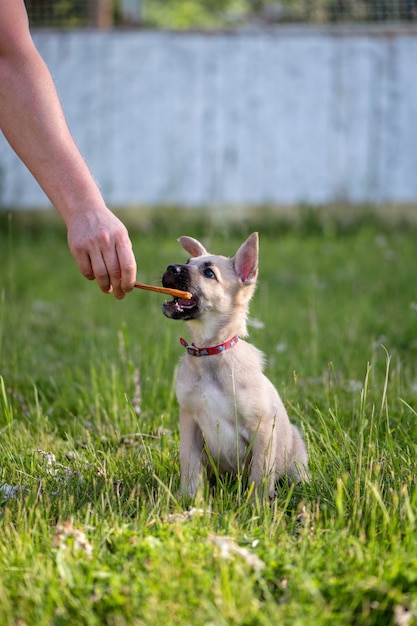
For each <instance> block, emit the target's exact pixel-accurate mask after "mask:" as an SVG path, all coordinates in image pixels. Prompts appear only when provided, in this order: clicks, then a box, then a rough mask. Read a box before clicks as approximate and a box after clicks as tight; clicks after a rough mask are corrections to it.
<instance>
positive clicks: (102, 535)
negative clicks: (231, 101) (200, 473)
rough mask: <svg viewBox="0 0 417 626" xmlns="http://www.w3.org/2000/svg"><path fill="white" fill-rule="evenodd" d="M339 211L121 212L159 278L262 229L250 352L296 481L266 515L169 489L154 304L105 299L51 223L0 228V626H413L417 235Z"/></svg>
mask: <svg viewBox="0 0 417 626" xmlns="http://www.w3.org/2000/svg"><path fill="white" fill-rule="evenodd" d="M349 211H350V209H349V208H346V209H345V210H344V211H335V212H334V214H333V213H332V211H327V212H324V213H321V212H319V211H318V210H317V211H309V210H307V209H304V210H300V211H299V212H298V213H297V215H298V218H297V219H294V220H292V219H288V218H284V217H283V216H278V215H274V214H273V213H265V214H263V213H262V212H259V213H254V214H249V213H247V214H245V216H244V217H240V218H239V219H237V218H236V217H234V218H233V219H226V220H225V219H220V218H219V216H218V215H214V216H213V215H210V214H209V213H208V212H204V218H203V217H201V215H202V214H203V213H202V212H200V213H194V212H192V211H189V212H186V211H178V212H174V211H173V210H172V211H160V212H155V214H152V213H150V214H145V213H142V212H138V213H135V212H133V211H132V212H128V213H126V214H122V217H123V216H124V217H125V219H126V222H127V224H128V226H129V228H130V232H131V236H132V240H133V244H134V249H135V252H136V255H137V260H138V265H139V269H138V280H141V281H143V282H150V283H156V284H157V283H158V282H159V280H160V277H161V275H162V273H163V271H164V269H165V267H166V266H167V265H168V264H169V263H171V262H181V261H182V260H184V259H185V253H184V251H183V250H182V249H181V248H180V246H179V245H178V243H177V242H176V238H177V237H178V236H179V235H182V234H188V235H192V236H194V237H198V238H201V239H202V240H203V241H204V243H205V244H206V247H208V248H209V249H210V250H211V251H214V252H219V253H224V254H227V255H232V254H233V253H234V252H235V250H236V249H237V247H238V245H239V244H240V243H241V242H242V241H243V239H244V238H246V236H247V235H248V234H250V232H252V230H259V233H260V247H261V248H260V249H261V261H260V263H261V266H260V281H259V285H258V289H257V291H256V294H255V297H254V300H253V302H252V306H251V320H250V336H249V340H250V341H252V342H253V343H254V344H256V345H257V346H258V347H259V348H260V349H262V350H263V352H264V353H265V357H266V366H265V370H266V373H267V375H268V376H269V377H270V378H271V379H272V380H273V381H274V383H275V384H276V386H277V388H278V390H279V392H280V394H281V396H282V398H283V400H284V403H285V405H286V407H287V409H288V412H289V414H290V416H291V418H292V419H293V421H294V422H295V423H297V424H298V425H299V426H300V428H301V429H302V431H303V433H304V437H305V440H306V442H307V446H308V450H309V455H310V466H311V474H312V480H311V483H309V484H307V485H295V486H294V485H292V486H289V485H282V486H280V487H279V488H278V490H277V497H276V499H275V500H274V501H273V502H271V503H268V504H263V503H262V502H252V501H249V499H248V493H247V491H246V490H245V488H244V486H242V485H241V484H239V482H237V481H233V480H230V479H225V480H223V481H219V483H218V484H217V485H216V487H215V488H214V489H211V488H210V487H209V486H208V485H206V486H205V487H204V488H202V489H201V492H199V493H198V495H197V497H196V499H195V500H194V501H187V500H185V499H184V498H183V497H181V496H180V495H179V494H178V487H179V463H178V456H179V455H178V446H179V439H178V417H177V413H178V406H177V403H176V399H175V394H174V380H175V370H176V365H177V362H178V359H179V358H180V356H181V355H182V351H183V349H182V348H181V346H180V344H179V341H178V339H179V337H180V336H185V337H187V330H186V327H185V326H184V325H182V323H181V322H174V321H172V320H168V319H166V318H165V317H164V316H163V315H162V312H161V304H162V301H163V296H161V295H160V294H153V293H148V292H141V291H138V290H136V291H135V292H134V293H131V294H129V296H127V297H126V298H125V300H123V301H121V302H119V301H116V300H115V299H114V298H113V297H111V296H105V295H103V294H102V293H101V292H100V291H99V290H98V288H97V286H96V285H94V284H92V283H89V282H88V281H86V280H85V279H83V278H82V277H81V275H80V274H79V273H78V270H77V268H76V266H75V263H74V262H73V260H72V258H71V256H70V254H69V251H68V248H67V245H66V239H65V232H64V229H63V228H62V226H61V224H60V223H59V222H58V221H57V220H56V219H55V218H54V216H51V215H50V214H49V213H47V214H45V213H43V214H30V215H27V214H21V213H13V214H11V215H8V214H6V213H3V214H2V215H0V255H1V263H0V375H1V378H0V459H1V460H0V598H1V601H0V624H1V625H3V624H4V625H6V624H7V625H13V626H26V625H32V624H36V626H43V625H47V624H48V625H49V624H53V625H56V626H61V625H67V624H77V625H78V624H80V625H84V624H85V625H89V626H95V625H99V624H108V625H112V626H122V625H129V626H130V625H131V626H142V625H147V626H148V625H149V626H154V625H159V624H161V625H162V624H164V625H168V626H170V625H191V624H193V625H195V626H199V625H205V626H206V625H207V626H208V625H213V626H222V625H246V626H263V625H265V626H267V625H268V626H269V625H271V624H283V625H291V626H294V625H300V626H315V625H320V626H321V625H327V624H332V625H333V624H341V625H349V624H352V625H362V624H364V625H365V624H366V625H368V624H370V625H371V624H375V625H378V626H379V625H390V624H392V625H394V626H407V625H409V624H410V625H411V624H414V623H417V532H416V531H417V529H416V516H417V482H416V472H417V461H416V441H417V281H416V276H415V274H416V268H417V245H416V237H417V226H416V224H415V222H413V220H411V219H410V220H408V219H404V218H401V219H400V218H399V219H391V218H390V219H388V217H387V215H385V216H382V217H378V216H375V214H374V213H372V212H371V211H370V210H369V209H367V210H365V209H363V211H362V212H361V211H359V210H358V211H356V212H353V211H352V212H351V213H349ZM414 211H415V209H414Z"/></svg>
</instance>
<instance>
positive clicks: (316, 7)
mask: <svg viewBox="0 0 417 626" xmlns="http://www.w3.org/2000/svg"><path fill="white" fill-rule="evenodd" d="M100 2H101V4H102V5H103V8H102V9H101V11H102V12H103V11H104V12H105V13H106V14H107V13H109V10H108V9H109V6H108V5H110V12H111V13H112V15H111V16H110V17H111V20H112V21H113V23H114V24H115V25H116V26H117V25H122V24H123V10H122V2H121V0H87V2H85V1H84V0H25V3H26V6H27V9H28V12H29V16H30V21H31V25H32V26H59V27H80V26H86V25H88V24H90V25H91V24H92V23H94V18H92V16H93V15H97V5H98V4H99V3H100ZM140 12H141V18H140V25H141V26H145V27H153V28H174V29H192V28H208V29H210V28H234V27H239V26H244V25H247V24H251V23H256V24H259V23H263V24H273V23H294V22H305V23H334V22H348V23H349V22H350V23H351V22H385V21H406V22H410V21H415V20H416V19H417V0H279V1H277V0H142V3H141V10H140ZM106 19H107V18H106ZM92 20H93V21H92ZM129 25H130V26H132V24H131V23H130V24H129Z"/></svg>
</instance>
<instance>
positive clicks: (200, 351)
mask: <svg viewBox="0 0 417 626" xmlns="http://www.w3.org/2000/svg"><path fill="white" fill-rule="evenodd" d="M238 341H239V337H238V336H237V335H235V336H234V337H232V338H231V339H229V341H225V342H224V343H220V344H219V345H218V346H212V347H211V348H197V346H195V345H194V344H193V343H192V344H189V343H187V342H186V341H185V339H183V338H182V337H181V339H180V344H181V345H182V346H184V348H185V349H186V350H187V352H188V354H189V355H190V356H209V355H210V354H219V353H220V352H224V350H229V348H233V346H235V345H236V344H237V342H238Z"/></svg>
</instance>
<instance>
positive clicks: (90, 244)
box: [67, 208, 136, 300]
mask: <svg viewBox="0 0 417 626" xmlns="http://www.w3.org/2000/svg"><path fill="white" fill-rule="evenodd" d="M67 229H68V245H69V248H70V251H71V254H72V255H73V257H74V259H75V261H76V263H77V265H78V267H79V269H80V272H81V274H83V276H85V278H87V279H88V280H94V279H95V280H96V281H97V283H98V285H99V287H100V289H101V290H102V291H103V292H104V293H113V294H114V295H115V297H116V298H118V299H119V300H121V299H122V298H124V297H125V295H126V293H127V292H129V291H131V290H132V289H133V288H134V286H135V282H136V260H135V256H134V254H133V251H132V244H131V241H130V238H129V235H128V232H127V229H126V227H125V226H124V225H123V224H122V222H121V221H120V220H119V219H118V218H117V217H116V216H115V215H114V214H113V213H112V212H111V211H110V210H109V209H107V208H104V209H103V210H100V211H96V210H94V211H88V212H83V213H76V214H73V215H72V217H71V218H70V219H69V220H67Z"/></svg>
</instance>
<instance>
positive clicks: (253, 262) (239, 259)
mask: <svg viewBox="0 0 417 626" xmlns="http://www.w3.org/2000/svg"><path fill="white" fill-rule="evenodd" d="M258 256H259V237H258V233H252V234H251V235H250V236H249V237H248V238H247V239H246V241H245V243H242V245H241V246H240V248H239V250H238V251H237V252H236V254H235V256H234V257H233V267H234V268H235V272H236V274H237V275H238V276H239V278H240V280H241V281H242V283H248V284H250V283H253V282H255V280H256V278H257V276H258Z"/></svg>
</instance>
